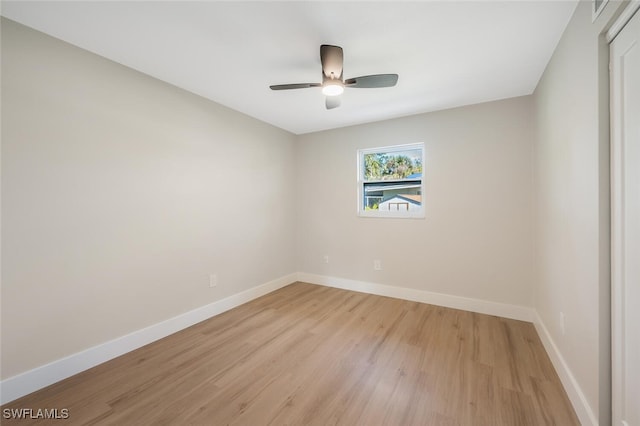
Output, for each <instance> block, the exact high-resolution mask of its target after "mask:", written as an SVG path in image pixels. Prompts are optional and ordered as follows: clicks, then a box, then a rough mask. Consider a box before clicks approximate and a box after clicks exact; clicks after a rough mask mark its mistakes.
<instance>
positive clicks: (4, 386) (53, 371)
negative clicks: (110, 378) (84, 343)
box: [0, 273, 296, 404]
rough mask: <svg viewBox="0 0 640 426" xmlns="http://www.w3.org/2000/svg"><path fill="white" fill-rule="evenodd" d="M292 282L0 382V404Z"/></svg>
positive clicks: (287, 280)
mask: <svg viewBox="0 0 640 426" xmlns="http://www.w3.org/2000/svg"><path fill="white" fill-rule="evenodd" d="M295 281H296V274H295V273H294V274H289V275H285V276H283V277H280V278H276V279H275V280H272V281H269V282H267V283H264V284H261V285H258V286H256V287H252V288H250V289H248V290H245V291H242V292H240V293H236V294H234V295H231V296H229V297H226V298H224V299H222V300H218V301H215V302H213V303H210V304H208V305H205V306H202V307H200V308H196V309H194V310H192V311H189V312H185V313H183V314H180V315H178V316H175V317H173V318H170V319H168V320H165V321H162V322H159V323H157V324H154V325H151V326H149V327H146V328H143V329H141V330H137V331H134V332H132V333H130V334H127V335H125V336H121V337H118V338H116V339H113V340H110V341H108V342H105V343H102V344H100V345H97V346H94V347H91V348H89V349H86V350H84V351H81V352H77V353H75V354H72V355H69V356H67V357H65V358H62V359H59V360H56V361H53V362H51V363H49V364H46V365H43V366H40V367H37V368H34V369H33V370H29V371H27V372H24V373H22V374H19V375H17V376H13V377H10V378H8V379H5V380H3V381H2V382H0V389H1V392H0V404H6V403H7V402H11V401H13V400H15V399H18V398H20V397H22V396H24V395H27V394H29V393H31V392H34V391H36V390H38V389H42V388H44V387H46V386H49V385H51V384H53V383H56V382H58V381H60V380H63V379H66V378H67V377H71V376H73V375H74V374H77V373H80V372H82V371H84V370H87V369H89V368H91V367H95V366H96V365H98V364H102V363H103V362H105V361H109V360H110V359H113V358H116V357H118V356H120V355H122V354H125V353H127V352H130V351H133V350H135V349H138V348H140V347H142V346H144V345H147V344H149V343H151V342H154V341H156V340H159V339H162V338H163V337H166V336H168V335H170V334H173V333H175V332H177V331H180V330H183V329H185V328H187V327H190V326H192V325H194V324H197V323H199V322H202V321H204V320H206V319H209V318H211V317H214V316H216V315H219V314H221V313H223V312H226V311H228V310H230V309H233V308H235V307H236V306H240V305H242V304H244V303H247V302H250V301H251V300H253V299H257V298H258V297H260V296H264V295H265V294H267V293H271V292H272V291H275V290H278V289H279V288H282V287H285V286H287V285H289V284H291V283H293V282H295Z"/></svg>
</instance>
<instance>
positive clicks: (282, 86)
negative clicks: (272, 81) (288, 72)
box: [269, 83, 322, 90]
mask: <svg viewBox="0 0 640 426" xmlns="http://www.w3.org/2000/svg"><path fill="white" fill-rule="evenodd" d="M320 86H322V84H320V83H298V84H276V85H274V86H269V87H270V88H271V90H289V89H306V88H307V87H320Z"/></svg>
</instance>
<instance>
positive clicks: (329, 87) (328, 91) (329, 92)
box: [322, 81, 344, 96]
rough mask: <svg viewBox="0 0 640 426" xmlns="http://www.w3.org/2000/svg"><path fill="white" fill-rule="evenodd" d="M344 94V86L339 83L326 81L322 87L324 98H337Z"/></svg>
mask: <svg viewBox="0 0 640 426" xmlns="http://www.w3.org/2000/svg"><path fill="white" fill-rule="evenodd" d="M342 92H344V86H343V85H342V82H341V81H335V82H333V81H328V82H326V83H325V84H324V86H322V93H323V94H324V95H326V96H338V95H342Z"/></svg>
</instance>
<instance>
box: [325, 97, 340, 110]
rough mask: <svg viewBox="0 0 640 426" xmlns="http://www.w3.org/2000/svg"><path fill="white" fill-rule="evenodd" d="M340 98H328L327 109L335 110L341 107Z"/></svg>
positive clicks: (326, 101)
mask: <svg viewBox="0 0 640 426" xmlns="http://www.w3.org/2000/svg"><path fill="white" fill-rule="evenodd" d="M340 103H341V100H340V96H326V99H325V103H324V105H325V106H326V107H327V109H334V108H338V107H339V106H340Z"/></svg>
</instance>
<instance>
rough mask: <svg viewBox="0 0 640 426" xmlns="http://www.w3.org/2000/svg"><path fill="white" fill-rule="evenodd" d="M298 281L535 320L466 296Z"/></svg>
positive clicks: (330, 280)
mask: <svg viewBox="0 0 640 426" xmlns="http://www.w3.org/2000/svg"><path fill="white" fill-rule="evenodd" d="M298 281H302V282H306V283H310V284H318V285H324V286H327V287H335V288H341V289H344V290H352V291H358V292H361V293H369V294H376V295H379V296H387V297H394V298H396V299H404V300H411V301H413V302H421V303H429V304H432V305H438V306H445V307H447V308H454V309H462V310H465V311H471V312H478V313H481V314H488V315H495V316H499V317H504V318H511V319H516V320H520V321H529V322H530V321H532V320H533V318H534V311H533V309H531V308H528V307H525V306H518V305H510V304H506V303H499V302H491V301H488V300H481V299H472V298H469V297H462V296H452V295H449V294H442V293H434V292H430V291H425V290H418V289H415V288H407V287H395V286H389V285H384V284H376V283H371V282H366V281H356V280H350V279H346V278H338V277H328V276H324V275H316V274H308V273H305V272H299V273H298Z"/></svg>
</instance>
